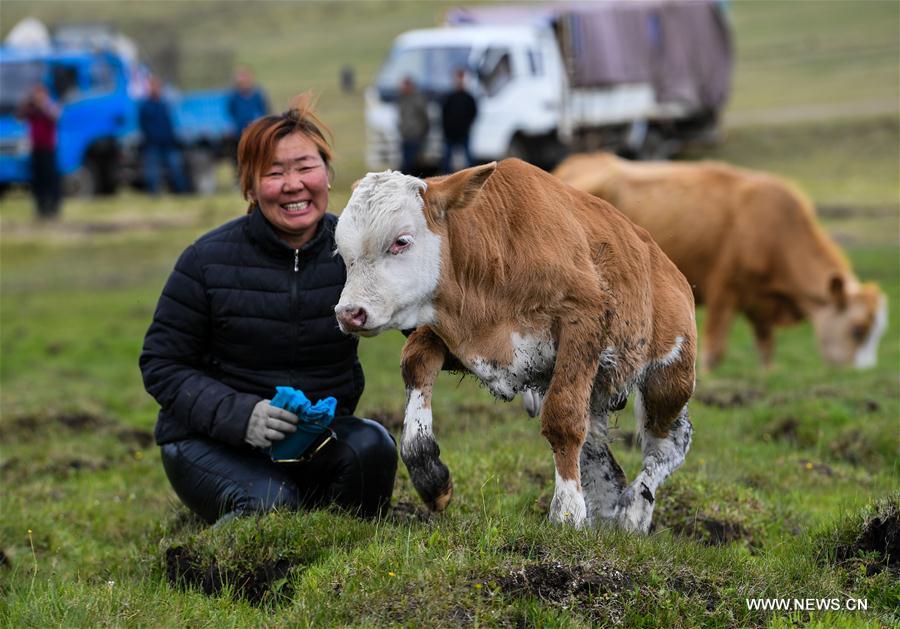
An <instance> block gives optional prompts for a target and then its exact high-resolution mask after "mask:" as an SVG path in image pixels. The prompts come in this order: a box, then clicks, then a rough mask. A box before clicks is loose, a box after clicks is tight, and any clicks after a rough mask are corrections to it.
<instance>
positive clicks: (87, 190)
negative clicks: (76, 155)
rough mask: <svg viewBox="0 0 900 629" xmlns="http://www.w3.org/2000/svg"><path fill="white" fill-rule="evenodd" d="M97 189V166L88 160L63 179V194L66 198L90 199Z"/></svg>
mask: <svg viewBox="0 0 900 629" xmlns="http://www.w3.org/2000/svg"><path fill="white" fill-rule="evenodd" d="M97 189H98V181H97V166H96V164H94V162H92V161H90V160H89V161H86V162H84V163H83V164H82V165H81V168H79V169H78V170H76V171H75V172H73V173H71V174H68V175H66V176H65V178H64V179H63V192H64V193H65V195H66V196H70V197H77V198H79V199H90V198H92V197H93V196H94V195H95V194H96V193H97Z"/></svg>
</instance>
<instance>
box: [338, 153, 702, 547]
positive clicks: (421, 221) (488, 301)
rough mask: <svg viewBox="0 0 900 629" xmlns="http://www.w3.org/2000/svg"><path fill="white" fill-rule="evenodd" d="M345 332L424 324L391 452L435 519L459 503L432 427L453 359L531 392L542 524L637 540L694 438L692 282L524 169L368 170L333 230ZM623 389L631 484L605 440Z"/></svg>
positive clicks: (572, 194) (625, 229) (507, 386)
mask: <svg viewBox="0 0 900 629" xmlns="http://www.w3.org/2000/svg"><path fill="white" fill-rule="evenodd" d="M335 236H336V242H337V248H338V252H339V253H340V255H341V256H342V257H343V258H344V261H345V262H346V265H347V282H346V285H345V287H344V291H343V293H342V294H341V299H340V302H339V303H338V305H337V307H336V308H335V313H336V315H337V318H338V322H339V325H340V326H341V329H342V330H344V331H345V332H348V333H353V334H358V335H361V336H371V335H374V334H378V333H379V332H381V331H383V330H388V329H404V328H413V327H415V328H417V329H416V330H415V332H413V333H412V334H411V335H410V337H409V339H408V340H407V342H406V345H405V347H404V348H403V355H402V360H401V370H402V374H403V380H404V383H405V385H406V392H407V405H406V416H405V420H404V426H403V435H402V438H401V442H400V453H401V456H402V458H403V461H404V463H405V464H406V466H407V468H408V469H409V473H410V477H411V478H412V481H413V485H414V486H415V487H416V490H417V491H418V492H419V495H420V496H421V497H422V499H423V500H424V501H425V503H426V504H427V505H428V506H429V507H430V508H431V509H433V510H437V511H440V510H443V509H444V508H445V507H446V506H447V504H448V502H449V501H450V497H451V495H452V483H451V480H450V473H449V471H448V470H447V468H446V466H445V465H444V464H443V463H442V462H441V460H440V458H439V454H440V450H439V448H438V445H437V443H436V441H435V438H434V435H433V433H432V427H431V425H432V414H431V395H432V387H433V385H434V382H435V378H436V377H437V375H438V372H439V371H440V369H441V366H442V365H443V364H444V361H445V359H447V358H448V356H451V355H452V356H455V357H457V358H458V359H459V360H460V361H461V362H462V364H463V365H465V367H466V368H467V369H468V370H469V371H471V372H472V373H473V374H474V375H475V376H476V377H477V378H479V379H480V380H481V381H482V382H483V383H484V384H485V385H486V386H487V388H488V389H489V390H490V391H491V392H492V393H493V394H494V395H495V396H496V397H498V398H501V399H504V400H511V399H512V398H513V397H514V396H515V395H516V394H518V393H525V394H526V406H527V407H528V408H529V409H530V411H531V412H537V411H538V409H540V415H541V434H542V435H544V437H545V438H546V439H547V441H548V442H549V443H550V447H551V449H552V451H553V458H554V462H555V464H556V487H555V491H554V494H553V500H552V502H551V505H550V519H551V520H552V521H555V522H568V523H571V524H573V525H575V526H581V525H583V524H585V523H588V524H590V523H595V522H599V521H601V520H608V521H613V522H615V523H617V524H618V525H619V526H621V527H623V528H625V529H628V530H634V531H640V532H646V531H647V530H648V529H649V526H650V521H651V518H652V514H653V504H654V495H655V493H656V490H657V488H658V487H659V485H660V484H661V483H662V482H663V480H665V479H666V478H667V477H668V475H669V474H671V473H672V471H673V470H675V469H676V468H677V467H678V466H680V465H681V463H682V462H683V461H684V457H685V454H686V453H687V450H688V447H689V445H690V441H691V431H692V427H691V422H690V420H689V419H688V412H687V401H688V399H689V398H690V396H691V394H692V393H693V390H694V352H695V343H696V338H695V337H696V328H695V322H694V302H693V297H692V296H691V290H690V287H689V286H688V284H687V282H686V281H685V279H684V277H683V276H682V274H681V273H680V272H679V271H678V269H677V268H675V265H674V264H672V262H671V261H669V259H668V258H667V257H666V256H665V254H664V253H663V252H662V251H661V250H660V249H659V247H657V246H656V244H655V243H654V242H653V240H652V239H651V238H650V236H649V234H648V233H647V232H646V231H645V230H643V229H642V228H640V227H637V226H635V225H634V224H633V223H631V221H629V220H628V219H627V218H625V216H624V215H622V214H621V213H620V212H618V211H616V209H615V208H613V207H612V206H611V205H610V204H609V203H606V202H605V201H601V200H599V199H597V198H595V197H592V196H590V195H588V194H585V193H582V192H579V191H577V190H574V189H573V188H570V187H568V186H566V185H564V184H562V183H561V182H559V181H558V180H557V179H556V178H554V177H552V176H551V175H549V174H547V173H545V172H543V171H541V170H540V169H538V168H535V167H533V166H530V165H528V164H526V163H525V162H522V161H520V160H515V159H509V160H504V161H502V162H500V163H499V164H497V163H491V164H487V165H485V166H479V167H475V168H470V169H467V170H463V171H460V172H458V173H456V174H454V175H451V176H448V177H442V178H436V179H426V180H422V179H417V178H415V177H410V176H406V175H403V174H401V173H398V172H390V171H387V172H383V173H370V174H369V175H367V176H366V177H365V178H364V179H362V180H361V182H360V183H359V184H358V185H357V187H356V188H355V190H354V192H353V194H352V196H351V197H350V201H349V202H348V204H347V207H346V208H345V209H344V211H343V213H342V215H341V217H340V220H339V221H338V226H337V230H336V234H335ZM632 390H636V395H635V415H636V418H637V421H638V424H639V431H640V434H641V437H642V447H643V455H644V463H643V468H642V470H641V472H640V473H639V474H638V475H637V477H636V478H635V479H634V481H633V482H632V483H631V484H630V485H627V484H626V480H625V475H624V474H623V472H622V469H621V468H620V467H619V465H618V463H617V462H616V460H615V459H614V458H613V456H612V454H611V452H610V450H609V448H608V445H607V415H608V413H609V412H610V411H611V410H617V409H621V408H622V407H623V406H624V405H625V401H626V399H627V396H628V395H629V393H630V392H631V391H632Z"/></svg>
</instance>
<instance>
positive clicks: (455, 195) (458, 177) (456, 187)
mask: <svg viewBox="0 0 900 629" xmlns="http://www.w3.org/2000/svg"><path fill="white" fill-rule="evenodd" d="M496 169H497V162H491V163H490V164H484V165H482V166H473V167H472V168H466V169H465V170H461V171H459V172H458V173H454V174H452V175H448V176H446V177H440V178H437V179H433V180H429V181H428V188H427V189H426V190H425V194H424V195H423V199H424V201H425V208H426V211H430V212H432V213H433V216H434V217H435V218H437V219H443V218H444V217H445V216H446V215H447V213H448V212H452V211H453V210H454V209H456V208H460V207H465V206H467V205H469V203H471V202H472V201H473V200H474V199H475V197H477V196H478V193H479V192H481V188H482V186H484V182H486V181H487V179H488V177H490V176H491V175H492V174H493V173H494V171H495V170H496Z"/></svg>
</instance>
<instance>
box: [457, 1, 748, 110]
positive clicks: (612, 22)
mask: <svg viewBox="0 0 900 629" xmlns="http://www.w3.org/2000/svg"><path fill="white" fill-rule="evenodd" d="M446 22H447V23H448V24H494V25H500V24H524V25H547V26H552V27H554V29H555V31H556V33H557V36H558V37H559V38H560V39H561V41H560V44H561V48H562V53H563V55H564V57H565V59H566V64H567V67H568V70H569V78H570V80H571V82H572V85H573V86H575V87H603V86H608V85H616V84H622V83H650V84H652V85H653V87H654V89H655V90H656V97H657V101H658V102H660V103H669V102H674V103H681V104H686V105H690V106H696V107H705V108H710V109H718V108H720V107H721V106H722V105H723V104H724V103H725V101H726V100H727V98H728V93H729V91H730V84H731V67H732V61H733V60H732V47H731V35H730V30H729V27H728V23H727V20H726V17H725V15H724V12H723V9H722V6H721V3H720V2H718V1H717V0H609V1H605V0H604V1H600V2H588V3H580V2H576V3H566V2H560V3H554V4H536V5H501V6H488V7H472V8H459V9H451V10H450V11H448V12H447V15H446Z"/></svg>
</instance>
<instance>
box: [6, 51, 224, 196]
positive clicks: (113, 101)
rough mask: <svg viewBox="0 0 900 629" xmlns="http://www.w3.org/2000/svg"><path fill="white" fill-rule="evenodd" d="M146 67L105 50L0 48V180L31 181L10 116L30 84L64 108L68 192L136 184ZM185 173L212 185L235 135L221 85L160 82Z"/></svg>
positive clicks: (21, 130)
mask: <svg viewBox="0 0 900 629" xmlns="http://www.w3.org/2000/svg"><path fill="white" fill-rule="evenodd" d="M148 77H149V71H148V70H147V68H146V67H145V66H143V65H142V64H140V63H134V62H129V61H127V60H126V59H124V58H123V57H122V56H121V55H119V54H117V53H115V52H113V51H108V50H97V49H87V48H77V49H62V48H54V47H47V48H37V49H23V48H16V47H9V46H3V47H0V187H7V186H10V185H15V184H27V183H28V182H29V181H30V180H31V172H30V153H31V146H30V140H29V137H28V128H27V125H26V123H25V122H24V121H22V120H18V119H17V118H16V117H15V114H16V110H17V108H18V106H19V104H20V103H21V102H22V101H23V99H24V98H25V97H26V95H27V94H28V92H29V90H30V89H31V88H32V86H33V85H35V84H36V83H43V84H44V85H45V86H46V87H47V89H48V90H49V92H50V95H51V96H52V97H53V99H54V100H55V101H56V102H57V103H58V104H59V105H60V107H61V109H62V113H61V117H60V119H59V122H58V124H57V165H58V167H59V170H60V173H61V174H62V176H63V180H64V182H65V188H66V191H67V192H68V193H73V194H78V195H81V196H92V195H94V194H110V193H113V192H115V191H116V189H117V188H118V186H119V185H120V184H122V183H126V184H132V185H135V186H140V185H142V183H143V176H142V172H143V171H142V168H141V163H140V162H141V152H140V145H141V135H140V131H139V129H138V115H137V112H138V104H139V103H140V101H141V99H142V98H144V96H145V94H146V89H147V79H148ZM164 98H165V99H166V101H167V102H168V103H169V104H170V105H171V108H172V117H173V123H174V126H175V133H176V135H177V136H178V139H179V141H180V143H181V145H182V149H183V150H184V153H185V162H186V165H187V171H188V172H187V175H188V179H189V181H190V183H191V185H192V187H193V189H194V190H195V191H197V192H200V193H211V192H213V191H214V190H215V186H216V177H215V165H216V159H218V158H220V157H223V156H224V155H225V153H226V148H225V147H226V145H227V143H228V142H229V141H230V139H231V138H232V136H233V135H234V124H233V122H232V120H231V117H230V116H229V114H228V111H227V105H226V101H227V93H226V92H225V91H224V90H204V91H197V92H188V93H181V92H179V91H177V90H175V89H174V88H172V87H171V86H168V87H167V88H166V89H165V96H164Z"/></svg>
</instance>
